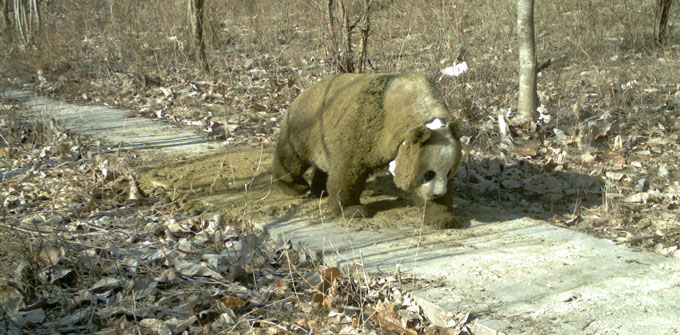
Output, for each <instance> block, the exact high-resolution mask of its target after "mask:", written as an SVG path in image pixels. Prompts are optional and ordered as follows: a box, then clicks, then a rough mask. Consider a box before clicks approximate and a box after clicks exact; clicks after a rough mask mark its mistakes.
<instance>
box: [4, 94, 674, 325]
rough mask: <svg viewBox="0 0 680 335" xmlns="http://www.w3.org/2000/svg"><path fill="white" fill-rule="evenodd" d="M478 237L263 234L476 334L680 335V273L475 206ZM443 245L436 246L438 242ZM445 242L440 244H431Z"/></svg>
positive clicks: (316, 228)
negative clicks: (459, 318) (452, 315)
mask: <svg viewBox="0 0 680 335" xmlns="http://www.w3.org/2000/svg"><path fill="white" fill-rule="evenodd" d="M0 95H4V96H6V97H11V98H15V99H22V100H25V102H26V104H27V105H28V106H30V107H31V108H32V109H34V110H37V111H40V112H44V113H46V114H47V115H50V116H51V117H54V118H55V119H57V120H59V121H62V122H67V124H68V125H69V126H70V127H72V128H73V130H76V131H81V132H84V133H86V134H88V135H92V136H95V137H100V138H102V139H105V140H106V141H108V142H110V143H112V144H113V146H114V147H117V146H118V145H120V146H121V148H122V149H145V148H161V149H163V150H167V151H175V152H176V151H179V152H194V153H196V152H201V151H208V150H212V149H214V148H213V147H217V146H211V145H210V144H209V143H207V142H206V141H205V140H203V139H202V138H201V137H200V136H198V135H194V134H193V133H192V132H190V131H185V130H181V129H178V128H176V127H174V126H172V125H168V124H164V123H162V122H157V121H151V120H148V119H143V118H126V117H125V116H124V115H125V114H126V113H125V111H120V110H112V109H108V108H102V107H80V106H75V105H70V104H63V103H57V102H52V101H50V100H48V99H45V98H39V97H32V96H31V95H29V94H26V93H23V92H17V91H11V92H5V93H0ZM477 207H478V208H475V209H472V210H471V211H472V212H474V213H479V215H478V216H474V215H473V219H472V220H470V224H471V227H470V228H469V229H463V230H455V231H443V232H436V233H423V234H419V233H417V232H415V233H413V234H410V235H408V236H406V235H404V234H403V233H399V232H395V231H387V230H385V231H366V230H364V231H352V230H350V229H348V228H343V227H340V226H337V225H331V224H327V223H319V222H312V221H309V220H308V219H305V218H300V217H294V216H293V217H285V218H280V219H279V220H276V221H272V222H261V223H259V226H260V228H262V229H263V230H264V231H266V232H267V233H269V234H270V235H271V236H272V237H274V238H275V239H277V240H279V241H288V240H290V241H292V242H293V243H294V245H296V246H297V247H298V248H300V249H302V250H305V251H306V252H308V253H309V254H310V255H312V256H313V257H316V258H317V259H318V260H320V261H323V262H324V263H326V264H327V265H330V266H340V267H346V266H351V265H353V264H361V265H363V266H364V267H365V268H366V269H367V270H369V271H371V272H377V273H394V272H395V269H396V267H397V265H399V267H400V271H401V272H402V273H411V274H414V275H416V276H418V277H422V278H428V279H434V278H438V279H442V280H443V282H444V283H445V284H444V285H443V286H440V287H436V288H431V289H427V290H422V291H416V292H414V295H415V297H416V299H417V300H418V301H419V302H420V304H421V306H422V307H423V308H424V310H425V311H426V313H427V314H428V317H430V318H431V319H432V320H434V321H435V322H436V323H438V324H440V325H446V323H447V320H445V318H443V317H442V315H444V314H445V313H446V312H451V311H454V312H455V311H468V310H469V311H472V312H473V313H472V317H473V318H474V323H473V325H474V327H473V330H474V331H475V334H477V335H479V334H484V335H486V334H680V308H678V304H679V302H680V262H678V261H677V260H674V259H671V258H667V257H663V256H659V255H656V254H652V253H648V252H639V251H635V250H632V249H629V248H627V247H624V246H620V245H615V244H613V243H612V242H610V241H606V240H600V239H596V238H593V237H591V236H588V235H584V234H581V233H578V232H573V231H570V230H566V229H562V228H558V227H555V226H552V225H549V224H546V223H545V222H541V221H536V220H532V219H529V218H522V217H520V218H518V217H517V216H508V215H504V214H503V210H502V209H498V208H485V207H483V206H477ZM430 234H436V235H437V236H436V238H434V237H433V236H430ZM435 240H436V241H437V242H436V243H435V242H432V241H435Z"/></svg>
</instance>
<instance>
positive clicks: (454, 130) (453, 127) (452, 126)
mask: <svg viewBox="0 0 680 335" xmlns="http://www.w3.org/2000/svg"><path fill="white" fill-rule="evenodd" d="M460 127H461V125H460V122H458V121H449V122H447V123H446V128H449V131H451V135H453V138H455V139H456V140H459V141H460Z"/></svg>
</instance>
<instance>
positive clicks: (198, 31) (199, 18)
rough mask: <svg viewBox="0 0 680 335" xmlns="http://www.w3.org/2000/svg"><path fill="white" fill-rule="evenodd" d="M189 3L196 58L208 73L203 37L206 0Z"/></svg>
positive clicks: (195, 0) (192, 0)
mask: <svg viewBox="0 0 680 335" xmlns="http://www.w3.org/2000/svg"><path fill="white" fill-rule="evenodd" d="M188 4H189V22H190V23H191V35H192V37H193V43H194V52H195V53H196V60H197V61H198V64H199V66H200V68H201V71H203V72H205V73H208V72H210V67H209V66H208V57H206V55H205V41H204V39H203V13H204V11H203V5H205V0H188Z"/></svg>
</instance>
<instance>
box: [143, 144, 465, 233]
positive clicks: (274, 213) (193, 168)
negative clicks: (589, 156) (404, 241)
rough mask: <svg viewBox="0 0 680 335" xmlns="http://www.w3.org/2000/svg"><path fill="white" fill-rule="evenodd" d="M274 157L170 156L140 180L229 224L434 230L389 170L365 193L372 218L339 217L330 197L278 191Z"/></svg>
mask: <svg viewBox="0 0 680 335" xmlns="http://www.w3.org/2000/svg"><path fill="white" fill-rule="evenodd" d="M272 157H273V148H253V147H245V146H244V147H237V148H233V149H229V150H224V151H223V152H221V153H211V154H207V155H181V156H180V155H175V156H166V157H163V158H159V159H156V160H155V161H154V162H152V163H151V164H147V167H145V168H143V169H141V171H140V173H139V176H138V178H139V180H138V182H139V184H140V187H141V188H142V190H143V191H145V192H146V193H147V194H148V195H151V196H154V197H158V198H161V199H163V200H164V201H166V202H172V203H175V204H176V205H178V206H179V207H180V208H181V209H182V210H183V211H186V212H187V213H189V214H204V215H212V214H218V213H221V214H224V215H225V217H226V218H227V222H230V223H239V222H243V220H253V221H260V222H263V221H269V220H276V219H278V218H282V217H292V216H296V217H304V218H306V219H309V221H312V222H319V223H330V222H332V223H334V224H338V225H341V226H345V227H349V228H351V229H355V230H364V229H379V228H388V229H391V230H396V231H401V232H403V233H404V234H405V235H412V234H413V233H414V231H419V232H429V233H433V232H434V231H435V230H434V229H432V228H430V227H428V226H423V225H422V215H423V213H422V210H421V209H419V208H416V207H413V206H409V201H408V200H407V198H408V194H407V193H406V192H403V191H401V190H399V189H398V188H396V186H394V183H393V182H392V178H391V176H390V175H389V174H387V172H386V173H385V174H380V175H378V176H374V177H372V178H371V179H370V180H369V182H368V184H367V187H366V190H365V191H364V193H363V194H362V198H361V201H362V203H363V204H365V205H366V206H367V208H368V209H369V211H370V212H372V213H374V215H373V217H371V218H336V217H333V216H332V215H330V211H329V210H328V206H327V200H326V198H323V199H321V200H319V199H317V198H312V197H309V196H304V197H294V196H289V195H286V194H284V193H283V192H281V191H279V190H278V189H277V188H276V186H274V185H273V183H272V181H273V180H272V175H271V173H270V172H269V168H270V166H271V161H272ZM463 214H464V213H463ZM464 216H465V215H463V217H461V219H463V220H465V218H464ZM456 232H459V231H456V230H454V231H451V232H450V233H456ZM425 235H429V236H437V235H438V234H425ZM443 235H449V233H446V234H443Z"/></svg>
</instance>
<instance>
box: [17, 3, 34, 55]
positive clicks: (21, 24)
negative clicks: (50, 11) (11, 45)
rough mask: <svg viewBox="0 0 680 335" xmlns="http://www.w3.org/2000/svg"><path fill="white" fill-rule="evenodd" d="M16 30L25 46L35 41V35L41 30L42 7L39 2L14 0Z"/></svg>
mask: <svg viewBox="0 0 680 335" xmlns="http://www.w3.org/2000/svg"><path fill="white" fill-rule="evenodd" d="M12 4H13V9H14V29H15V30H16V32H17V35H19V39H20V40H21V42H22V43H23V45H24V46H25V45H29V44H31V42H32V41H33V35H34V34H35V33H37V32H38V29H39V28H40V7H39V6H38V0H14V1H13V3H12Z"/></svg>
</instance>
